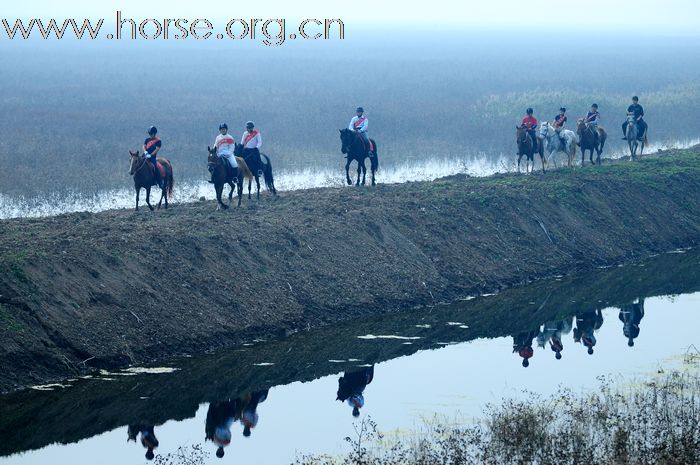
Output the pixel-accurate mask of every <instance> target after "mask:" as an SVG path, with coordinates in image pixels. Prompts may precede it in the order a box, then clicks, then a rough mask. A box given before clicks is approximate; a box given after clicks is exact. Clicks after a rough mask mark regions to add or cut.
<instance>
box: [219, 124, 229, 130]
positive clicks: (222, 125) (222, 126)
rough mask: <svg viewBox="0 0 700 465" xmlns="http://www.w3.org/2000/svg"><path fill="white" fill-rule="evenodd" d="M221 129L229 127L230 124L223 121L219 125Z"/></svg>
mask: <svg viewBox="0 0 700 465" xmlns="http://www.w3.org/2000/svg"><path fill="white" fill-rule="evenodd" d="M221 129H228V124H226V123H221V124H220V125H219V130H221Z"/></svg>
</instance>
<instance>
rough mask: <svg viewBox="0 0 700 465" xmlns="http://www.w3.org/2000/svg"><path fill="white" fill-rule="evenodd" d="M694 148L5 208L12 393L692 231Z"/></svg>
mask: <svg viewBox="0 0 700 465" xmlns="http://www.w3.org/2000/svg"><path fill="white" fill-rule="evenodd" d="M699 152H700V149H698V148H695V149H692V150H687V151H675V152H667V153H664V154H661V155H660V156H658V157H654V158H650V159H646V160H643V161H641V162H638V163H630V162H620V163H616V164H610V165H605V166H603V167H587V168H584V169H580V168H579V169H575V170H571V171H570V170H560V171H558V172H552V173H548V174H547V175H545V176H543V175H541V174H537V175H534V176H517V175H500V176H495V177H490V178H479V179H473V178H466V177H462V176H457V177H452V178H449V179H444V180H440V181H436V182H432V183H410V184H403V185H393V186H381V185H380V186H378V187H377V188H364V189H356V188H347V189H316V190H309V191H303V192H295V193H289V194H285V195H284V196H282V197H280V198H277V199H273V198H271V197H269V196H267V195H266V196H264V197H263V199H262V200H260V201H259V202H256V201H253V202H249V201H247V200H245V201H244V203H243V207H242V208H240V209H231V210H230V211H215V210H214V203H213V202H202V203H198V204H191V205H175V206H174V208H172V209H171V210H169V211H160V212H156V213H150V212H148V211H141V212H138V213H136V212H132V211H111V212H104V213H99V214H80V213H78V214H70V215H64V216H59V217H53V218H42V219H34V220H7V221H2V222H0V336H1V337H0V390H2V391H9V390H14V389H17V388H20V387H24V386H27V385H29V384H33V383H38V382H45V381H48V380H52V379H60V378H65V377H70V376H74V375H75V374H78V373H84V372H86V371H89V370H91V369H95V368H116V367H120V366H125V365H128V364H143V363H148V362H152V361H155V360H163V359H165V358H169V357H174V356H180V355H183V354H195V353H201V352H204V351H208V350H213V349H216V348H221V347H225V346H231V345H234V344H236V343H241V342H245V341H250V340H254V339H256V338H261V337H262V338H269V337H274V336H277V335H280V336H281V335H286V334H289V333H291V332H295V331H297V330H300V329H306V328H309V327H317V326H323V325H327V324H330V323H334V322H338V321H344V320H350V319H353V318H357V317H361V316H365V315H370V314H371V315H374V314H378V313H381V312H387V311H397V310H400V309H401V308H407V307H412V306H417V305H426V304H432V303H434V302H437V301H448V300H452V299H455V298H459V297H463V296H465V295H473V294H477V293H482V292H490V291H493V290H497V289H501V288H503V287H508V286H513V285H517V284H520V283H524V282H527V281H531V280H534V279H538V278H543V277H547V276H552V275H557V274H575V273H585V272H586V271H588V270H591V269H593V268H595V267H599V266H604V265H612V264H618V263H622V262H629V261H633V260H636V259H640V258H642V257H645V256H648V255H650V254H653V253H656V252H661V251H667V250H671V249H675V248H679V247H688V246H694V245H697V243H698V241H700V202H698V200H699V199H700V156H699V155H698V153H699Z"/></svg>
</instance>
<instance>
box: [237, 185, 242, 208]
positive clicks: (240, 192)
mask: <svg viewBox="0 0 700 465" xmlns="http://www.w3.org/2000/svg"><path fill="white" fill-rule="evenodd" d="M236 187H237V189H238V191H237V192H238V206H239V207H240V206H241V200H242V199H243V179H240V180H238V182H237V183H236Z"/></svg>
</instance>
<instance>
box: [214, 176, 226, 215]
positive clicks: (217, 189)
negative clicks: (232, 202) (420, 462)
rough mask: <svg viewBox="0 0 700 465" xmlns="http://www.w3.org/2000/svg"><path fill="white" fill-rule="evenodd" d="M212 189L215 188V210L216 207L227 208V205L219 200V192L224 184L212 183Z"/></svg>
mask: <svg viewBox="0 0 700 465" xmlns="http://www.w3.org/2000/svg"><path fill="white" fill-rule="evenodd" d="M214 189H215V190H216V203H217V206H218V207H217V210H218V208H223V209H224V210H226V209H227V208H228V205H226V204H225V203H224V202H223V201H222V200H221V194H222V192H223V191H224V185H223V184H219V183H217V184H214Z"/></svg>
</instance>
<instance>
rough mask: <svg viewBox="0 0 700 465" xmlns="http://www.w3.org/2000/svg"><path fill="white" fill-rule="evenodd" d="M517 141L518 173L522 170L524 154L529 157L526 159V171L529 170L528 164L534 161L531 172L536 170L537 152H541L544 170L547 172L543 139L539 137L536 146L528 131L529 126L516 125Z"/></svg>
mask: <svg viewBox="0 0 700 465" xmlns="http://www.w3.org/2000/svg"><path fill="white" fill-rule="evenodd" d="M515 142H516V143H517V144H518V153H517V155H518V173H519V172H520V160H521V159H522V158H523V155H525V156H526V157H527V159H526V160H525V172H526V173H527V172H528V166H529V164H530V162H532V168H531V169H530V172H532V171H534V170H535V152H537V153H539V154H540V161H541V162H542V172H543V173H544V172H545V160H544V150H543V148H542V140H541V139H537V146H536V147H535V142H534V141H533V140H532V137H530V134H528V132H527V127H525V126H516V127H515Z"/></svg>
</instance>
